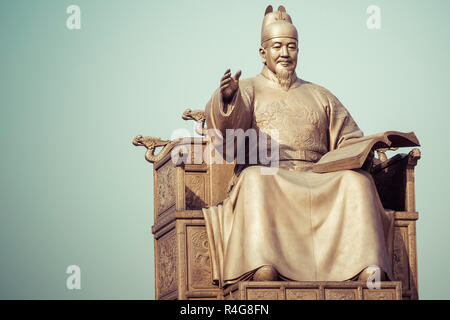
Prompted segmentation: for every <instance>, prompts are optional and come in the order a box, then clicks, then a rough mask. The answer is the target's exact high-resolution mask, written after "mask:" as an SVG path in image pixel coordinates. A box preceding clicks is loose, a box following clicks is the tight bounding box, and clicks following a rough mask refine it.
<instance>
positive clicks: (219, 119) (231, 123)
mask: <svg viewBox="0 0 450 320" xmlns="http://www.w3.org/2000/svg"><path fill="white" fill-rule="evenodd" d="M205 116H206V125H207V127H208V129H216V130H219V131H220V132H221V133H222V135H225V133H226V129H242V130H247V129H249V128H251V126H252V117H253V87H252V85H251V84H250V83H249V82H248V81H246V80H242V81H240V83H239V89H238V90H237V91H236V94H235V95H234V98H233V100H232V101H231V102H229V103H224V102H223V100H222V94H221V92H220V89H217V90H216V91H215V92H214V94H213V95H212V97H211V99H210V100H209V102H208V103H207V104H206V108H205Z"/></svg>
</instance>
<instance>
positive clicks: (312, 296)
mask: <svg viewBox="0 0 450 320" xmlns="http://www.w3.org/2000/svg"><path fill="white" fill-rule="evenodd" d="M286 300H320V290H319V289H286Z"/></svg>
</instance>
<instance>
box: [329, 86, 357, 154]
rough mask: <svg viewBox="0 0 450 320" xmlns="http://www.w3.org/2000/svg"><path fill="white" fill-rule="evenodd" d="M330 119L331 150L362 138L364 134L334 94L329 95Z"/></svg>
mask: <svg viewBox="0 0 450 320" xmlns="http://www.w3.org/2000/svg"><path fill="white" fill-rule="evenodd" d="M326 100H327V112H328V119H329V128H328V133H329V150H330V151H331V150H334V149H338V148H339V147H340V146H341V145H342V144H343V143H344V142H347V141H349V140H351V139H354V138H361V137H362V136H363V135H364V134H363V132H362V131H361V130H360V129H359V127H358V125H357V124H356V122H355V121H354V120H353V118H352V116H351V115H350V113H349V112H348V110H347V109H346V108H345V107H344V106H343V105H342V103H341V102H340V101H339V100H338V99H337V98H336V97H335V96H334V95H333V94H332V93H328V94H327V99H326Z"/></svg>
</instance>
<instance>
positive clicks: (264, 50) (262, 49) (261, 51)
mask: <svg viewBox="0 0 450 320" xmlns="http://www.w3.org/2000/svg"><path fill="white" fill-rule="evenodd" d="M259 55H260V56H261V58H262V62H263V63H264V64H266V49H264V48H263V47H260V48H259Z"/></svg>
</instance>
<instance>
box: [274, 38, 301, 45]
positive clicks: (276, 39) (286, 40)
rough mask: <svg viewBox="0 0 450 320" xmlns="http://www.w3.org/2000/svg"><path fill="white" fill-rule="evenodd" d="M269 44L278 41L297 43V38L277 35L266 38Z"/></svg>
mask: <svg viewBox="0 0 450 320" xmlns="http://www.w3.org/2000/svg"><path fill="white" fill-rule="evenodd" d="M268 42H269V43H270V44H273V43H276V42H279V43H297V39H295V38H291V37H277V38H272V39H270V40H268Z"/></svg>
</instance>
